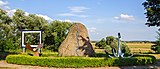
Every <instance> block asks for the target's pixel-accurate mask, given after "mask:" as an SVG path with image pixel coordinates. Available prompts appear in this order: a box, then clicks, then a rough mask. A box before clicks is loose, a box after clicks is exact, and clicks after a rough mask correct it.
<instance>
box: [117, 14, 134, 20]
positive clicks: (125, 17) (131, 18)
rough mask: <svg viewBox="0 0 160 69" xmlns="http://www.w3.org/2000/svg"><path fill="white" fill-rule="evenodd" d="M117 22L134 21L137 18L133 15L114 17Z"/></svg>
mask: <svg viewBox="0 0 160 69" xmlns="http://www.w3.org/2000/svg"><path fill="white" fill-rule="evenodd" d="M114 18H115V19H117V20H123V21H133V20H135V18H134V17H133V16H132V15H127V14H121V15H120V16H117V17H114Z"/></svg>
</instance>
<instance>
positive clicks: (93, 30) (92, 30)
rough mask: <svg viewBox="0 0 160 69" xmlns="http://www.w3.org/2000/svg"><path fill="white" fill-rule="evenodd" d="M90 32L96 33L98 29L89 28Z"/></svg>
mask: <svg viewBox="0 0 160 69" xmlns="http://www.w3.org/2000/svg"><path fill="white" fill-rule="evenodd" d="M87 29H88V31H89V32H91V33H95V32H96V31H97V29H96V28H95V27H91V28H87Z"/></svg>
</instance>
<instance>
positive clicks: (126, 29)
mask: <svg viewBox="0 0 160 69" xmlns="http://www.w3.org/2000/svg"><path fill="white" fill-rule="evenodd" d="M144 1H145V0H0V8H1V9H4V10H6V11H7V12H8V15H9V16H12V15H13V13H14V12H15V10H16V9H21V10H23V11H25V12H26V15H27V14H28V13H31V14H37V15H38V16H41V17H43V18H45V19H47V20H49V21H52V20H63V21H72V22H81V23H83V24H84V25H85V26H86V27H87V29H88V30H89V35H90V38H91V40H100V39H102V38H104V37H106V36H115V37H117V33H118V32H120V33H121V36H122V40H152V41H154V40H156V36H157V34H156V31H157V29H158V28H156V27H147V26H145V22H146V18H145V15H144V12H145V10H144V7H143V6H142V2H144Z"/></svg>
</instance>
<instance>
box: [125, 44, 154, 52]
mask: <svg viewBox="0 0 160 69" xmlns="http://www.w3.org/2000/svg"><path fill="white" fill-rule="evenodd" d="M127 45H128V47H129V49H130V50H131V52H132V53H133V52H135V53H137V52H138V53H140V52H141V53H148V52H154V51H153V50H151V46H152V45H154V44H153V43H127Z"/></svg>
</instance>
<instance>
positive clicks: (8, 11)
mask: <svg viewBox="0 0 160 69" xmlns="http://www.w3.org/2000/svg"><path fill="white" fill-rule="evenodd" d="M6 12H7V15H8V16H10V17H11V16H13V14H14V13H15V12H16V9H13V10H6Z"/></svg>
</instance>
